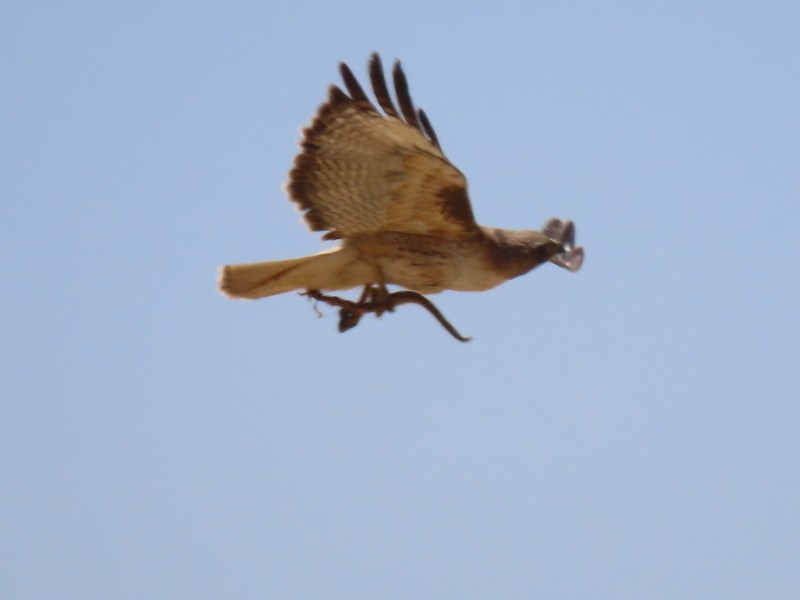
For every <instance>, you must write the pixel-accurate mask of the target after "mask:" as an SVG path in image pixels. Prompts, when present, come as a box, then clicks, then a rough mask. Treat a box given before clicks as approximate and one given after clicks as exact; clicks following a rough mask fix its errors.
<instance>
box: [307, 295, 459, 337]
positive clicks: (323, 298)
mask: <svg viewBox="0 0 800 600" xmlns="http://www.w3.org/2000/svg"><path fill="white" fill-rule="evenodd" d="M300 295H301V296H306V297H308V298H311V299H312V300H314V301H315V302H324V303H325V304H329V305H331V306H336V307H338V308H339V332H344V331H347V330H348V329H352V328H353V327H355V326H356V325H358V322H359V321H360V320H361V317H362V316H363V315H365V314H368V313H375V316H378V317H380V316H381V315H382V314H383V313H385V312H394V309H395V307H397V306H399V305H401V304H419V305H420V306H421V307H422V308H424V309H425V310H427V311H428V312H429V313H431V315H433V317H434V318H435V319H436V320H437V321H439V324H440V325H441V326H442V327H444V328H445V329H446V330H447V332H448V333H449V334H450V335H452V336H453V337H454V338H455V339H457V340H458V341H459V342H468V341H470V340H471V339H472V338H471V337H466V336H463V335H461V334H460V333H459V332H458V330H457V329H456V328H455V327H453V325H452V324H451V323H450V321H448V320H447V318H446V317H445V316H444V315H443V314H442V313H441V311H440V310H439V309H438V308H436V306H435V305H434V304H433V302H431V301H430V300H428V299H427V298H426V297H425V296H423V295H422V294H420V293H419V292H414V291H411V290H400V291H398V292H389V290H388V289H387V288H386V286H385V285H375V284H371V283H370V284H367V285H365V286H364V291H363V292H361V297H360V298H359V299H358V302H353V301H352V300H346V299H344V298H340V297H338V296H329V295H327V294H323V293H322V292H320V291H319V290H306V291H305V292H301V293H300Z"/></svg>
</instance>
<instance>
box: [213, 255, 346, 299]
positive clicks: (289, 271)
mask: <svg viewBox="0 0 800 600" xmlns="http://www.w3.org/2000/svg"><path fill="white" fill-rule="evenodd" d="M357 271H358V269H357V264H354V263H353V260H352V257H351V256H349V253H348V252H346V251H345V250H343V249H341V248H334V249H333V250H327V251H325V252H321V253H319V254H312V255H311V256H303V257H301V258H290V259H287V260H276V261H271V262H260V263H252V264H245V265H226V266H224V267H222V269H221V271H220V276H219V289H220V290H221V291H222V292H223V293H224V294H225V295H226V296H229V297H231V298H250V299H255V298H264V297H266V296H274V295H275V294H282V293H284V292H291V291H292V290H298V289H313V290H342V289H349V288H351V287H355V286H356V285H359V284H360V283H361V280H360V278H359V273H358V272H357Z"/></svg>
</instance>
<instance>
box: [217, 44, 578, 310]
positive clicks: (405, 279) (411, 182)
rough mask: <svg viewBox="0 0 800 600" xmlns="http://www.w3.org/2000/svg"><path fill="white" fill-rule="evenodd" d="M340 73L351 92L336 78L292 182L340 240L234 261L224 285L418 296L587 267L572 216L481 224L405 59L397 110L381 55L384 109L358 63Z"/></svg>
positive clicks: (378, 77) (375, 61)
mask: <svg viewBox="0 0 800 600" xmlns="http://www.w3.org/2000/svg"><path fill="white" fill-rule="evenodd" d="M340 71H341V74H342V78H343V80H344V82H345V86H346V88H347V92H348V93H347V94H346V93H345V92H343V91H342V90H341V89H340V88H338V87H336V86H331V88H330V91H329V96H328V100H327V102H326V103H325V104H323V105H322V106H321V107H320V109H319V111H318V113H317V115H316V117H315V118H314V120H313V122H312V124H311V125H310V126H309V127H308V128H306V129H305V130H304V137H303V141H302V143H301V146H302V151H301V152H300V154H298V155H297V157H296V158H295V162H294V167H293V168H292V170H291V172H290V174H289V182H288V183H287V186H286V187H287V191H288V193H289V197H290V199H291V200H293V201H294V202H296V203H297V204H298V205H299V207H300V208H301V209H302V210H303V211H304V212H305V214H304V216H305V220H306V222H307V223H308V225H309V226H310V227H311V229H313V230H316V231H326V234H325V235H324V238H325V239H341V240H342V242H341V245H340V246H339V247H337V248H334V249H331V250H327V251H325V252H321V253H319V254H315V255H312V256H306V257H301V258H297V259H289V260H282V261H271V262H263V263H254V264H244V265H229V266H226V267H224V268H223V270H222V275H221V278H220V288H221V289H222V291H223V292H225V293H226V294H227V295H229V296H232V297H238V298H261V297H265V296H271V295H275V294H280V293H284V292H288V291H292V290H317V291H319V290H328V291H330V290H346V289H350V288H354V287H359V286H373V285H379V286H385V285H387V284H394V285H397V286H400V287H403V288H407V289H409V290H413V291H415V292H419V293H421V294H433V293H437V292H441V291H443V290H459V291H482V290H487V289H490V288H493V287H495V286H497V285H499V284H501V283H503V282H505V281H507V280H508V279H511V278H513V277H517V276H519V275H522V274H524V273H527V272H528V271H530V270H531V269H533V268H535V267H537V266H539V265H541V264H543V263H546V262H548V261H550V262H553V263H555V264H557V265H559V266H561V267H564V268H566V269H569V270H572V271H577V270H578V269H579V268H580V265H581V262H582V260H583V249H582V248H580V247H575V246H574V235H575V230H574V226H573V225H572V222H571V221H567V222H562V221H561V220H559V219H551V220H550V221H549V222H548V223H547V224H546V226H545V228H544V229H543V230H542V231H537V230H526V231H516V230H508V229H495V228H489V227H484V226H481V225H478V223H477V222H476V221H475V218H474V216H473V213H472V207H471V204H470V201H469V197H468V195H467V181H466V178H465V177H464V175H463V174H462V173H461V171H459V170H458V169H457V168H456V167H455V166H454V165H453V164H452V163H450V161H449V160H448V159H447V158H446V157H445V155H444V153H443V152H442V150H441V147H440V145H439V141H438V139H437V137H436V134H435V133H434V131H433V128H432V127H431V125H430V122H429V121H428V119H427V117H426V116H425V113H424V112H423V111H422V110H416V109H415V108H414V106H413V104H412V102H411V98H410V95H409V92H408V85H407V83H406V79H405V75H404V74H403V71H402V69H401V68H400V65H399V63H395V67H394V70H393V79H394V85H395V90H396V96H397V101H398V105H399V108H400V110H399V111H398V110H397V108H396V107H395V105H394V103H393V102H392V100H391V99H390V97H389V93H388V89H387V87H386V83H385V80H384V76H383V68H382V66H381V63H380V59H379V58H378V56H377V54H373V56H372V59H371V61H370V65H369V74H370V80H371V83H372V87H373V90H374V92H375V96H376V98H377V100H378V104H379V105H380V107H381V109H382V110H383V114H382V113H381V112H379V111H378V110H377V109H376V108H375V106H374V105H373V104H372V103H371V102H370V100H369V99H368V98H367V96H366V94H365V93H364V91H363V89H362V88H361V86H360V85H359V84H358V82H357V80H356V79H355V77H354V76H353V74H352V72H351V71H350V69H349V68H348V67H347V66H346V65H344V64H342V65H341V66H340ZM348 94H349V95H348Z"/></svg>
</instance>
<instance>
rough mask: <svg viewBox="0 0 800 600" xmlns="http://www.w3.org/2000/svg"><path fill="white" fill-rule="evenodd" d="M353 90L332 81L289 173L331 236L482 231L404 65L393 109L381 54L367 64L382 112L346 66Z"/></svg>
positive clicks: (310, 219)
mask: <svg viewBox="0 0 800 600" xmlns="http://www.w3.org/2000/svg"><path fill="white" fill-rule="evenodd" d="M340 71H341V73H342V78H343V80H344V83H345V87H346V88H347V92H348V93H347V94H346V93H345V92H343V91H342V90H341V89H340V88H338V87H336V86H331V88H330V91H329V96H328V100H327V102H326V103H325V104H323V105H322V106H321V107H320V108H319V111H318V112H317V115H316V116H315V117H314V120H313V122H312V124H311V126H310V127H308V128H306V129H305V130H304V131H303V141H302V142H301V146H302V151H301V152H300V154H298V155H297V157H296V158H295V161H294V167H293V168H292V170H291V172H290V173H289V182H288V183H287V186H286V187H287V191H288V193H289V197H290V198H291V200H293V201H294V202H296V203H297V204H298V205H299V206H300V207H301V208H302V209H303V210H304V211H305V220H306V222H307V223H308V225H309V227H310V228H311V229H312V230H314V231H325V230H327V231H328V233H327V234H326V235H325V238H327V239H336V238H341V237H345V238H346V237H349V236H353V235H357V234H360V233H370V232H378V231H397V232H405V233H417V234H427V235H437V236H443V237H460V236H464V235H467V234H470V233H474V232H476V231H477V225H476V223H475V218H474V217H473V214H472V208H471V207H470V203H469V198H468V196H467V181H466V178H465V177H464V175H463V174H462V173H461V171H459V170H458V169H457V168H456V167H454V166H453V165H452V164H451V163H450V161H448V160H447V158H446V157H445V155H444V154H443V153H442V150H441V148H440V146H439V142H438V140H437V138H436V134H435V133H434V131H433V128H432V127H431V125H430V121H428V118H427V117H426V115H425V113H424V112H423V111H422V110H415V109H414V105H413V104H412V102H411V97H410V95H409V93H408V85H407V83H406V79H405V75H404V74H403V71H402V69H401V67H400V63H399V62H397V63H395V66H394V70H393V76H394V84H395V91H396V94H397V100H398V104H399V106H400V111H399V112H398V111H397V109H396V108H395V107H394V105H393V103H392V101H391V99H390V97H389V92H388V89H387V87H386V82H385V79H384V76H383V68H382V66H381V62H380V59H379V57H378V55H377V54H373V55H372V58H371V60H370V64H369V73H370V80H371V83H372V87H373V90H374V92H375V96H376V99H377V100H378V104H379V105H380V107H381V108H382V109H383V113H384V114H382V113H380V112H379V111H378V110H377V109H376V108H375V106H373V104H372V103H371V102H370V100H369V99H368V98H367V96H366V94H365V93H364V91H363V90H362V88H361V86H360V85H359V84H358V81H357V80H356V78H355V77H354V76H353V74H352V72H351V71H350V69H349V68H348V67H347V65H345V64H342V65H341V66H340Z"/></svg>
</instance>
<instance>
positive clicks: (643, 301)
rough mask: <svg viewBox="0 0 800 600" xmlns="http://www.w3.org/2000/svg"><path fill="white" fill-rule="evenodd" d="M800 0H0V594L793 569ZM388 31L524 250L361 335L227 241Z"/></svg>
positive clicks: (209, 593)
mask: <svg viewBox="0 0 800 600" xmlns="http://www.w3.org/2000/svg"><path fill="white" fill-rule="evenodd" d="M798 31H800V4H798V3H797V2H794V1H785V2H777V1H769V0H767V1H759V2H755V1H754V2H707V1H696V0H693V1H682V0H678V1H675V2H605V1H598V2H571V1H566V2H564V1H558V2H555V1H552V2H535V1H527V2H507V3H499V2H498V3H489V2H481V3H473V2H465V1H463V0H461V1H459V2H431V1H425V2H421V1H416V0H412V1H408V2H391V3H389V2H383V1H380V0H379V1H372V2H363V1H359V2H348V3H332V2H324V3H323V2H302V1H298V2H270V1H267V2H232V3H221V2H220V3H205V2H135V3H108V2H77V3H60V2H59V3H57V2H52V3H49V2H13V1H12V2H4V3H2V6H1V7H0V75H1V76H2V92H0V128H1V129H0V139H1V140H2V142H0V151H1V152H2V155H1V156H0V195H1V196H2V199H1V200H0V232H1V234H0V268H1V269H2V295H1V296H0V303H2V311H0V331H2V336H1V337H0V381H1V382H2V400H1V401H0V402H1V403H0V408H2V417H1V418H0V469H1V470H2V471H1V472H0V476H2V482H3V484H2V488H1V489H0V564H1V565H2V566H1V567H0V597H2V598H9V599H16V598H26V599H48V600H49V599H52V598H81V599H93V598H98V599H108V598H114V599H128V598H130V599H142V598H148V599H152V598H170V599H171V598H192V599H205V598H209V599H212V598H237V599H238V598H242V599H249V598H253V599H256V598H275V599H281V600H283V599H293V598H297V599H307V598H326V599H329V598H343V599H348V600H353V599H362V598H363V599H369V600H373V599H376V598H381V599H387V598H388V599H395V598H396V599H407V598H414V599H426V598H432V599H434V598H435V599H450V598H452V599H464V598H493V599H495V598H546V599H551V598H565V599H576V598H580V599H594V598H614V599H636V600H640V599H642V598H647V599H687V598H697V599H704V600H705V599H709V598H726V599H731V598H769V599H771V600H772V599H784V598H785V599H789V598H791V599H795V598H798V597H800V596H798V594H800V374H799V373H798V371H800V364H799V362H800V361H799V359H800V342H799V341H798V340H799V339H800V318H798V307H800V285H799V284H798V275H800V273H798V263H800V242H799V241H798V237H797V223H798V220H800V110H799V109H798V107H800V35H798ZM373 50H377V51H380V52H381V53H382V55H383V56H384V59H385V61H387V62H389V61H391V60H393V59H395V58H401V59H402V61H403V65H404V67H405V69H406V72H407V74H408V77H409V81H410V85H411V91H412V95H413V97H414V99H415V101H416V102H417V104H418V105H420V106H423V107H424V108H425V109H426V110H427V112H428V114H429V116H430V118H431V120H432V122H433V124H434V126H435V127H436V130H437V133H438V134H439V138H440V140H441V142H442V145H443V147H444V150H445V152H446V153H447V154H448V156H449V158H450V159H451V160H452V161H453V162H454V163H455V164H456V165H457V166H459V168H461V169H462V170H463V171H464V172H465V173H466V175H467V177H468V178H469V181H470V194H471V197H472V201H473V206H474V211H475V214H476V216H477V217H478V220H479V221H480V222H481V223H483V224H487V225H494V226H506V227H512V228H538V227H540V226H541V224H542V223H544V221H545V220H546V219H547V218H549V217H551V216H560V217H565V218H572V219H574V220H575V222H576V223H577V228H578V239H579V241H580V243H582V244H583V245H584V246H585V247H586V256H587V258H586V262H585V264H584V268H583V270H582V271H581V272H580V273H578V274H576V275H573V274H570V273H568V272H567V271H564V270H561V269H558V268H555V267H553V266H545V267H543V268H541V269H539V270H537V271H535V272H533V273H531V274H529V275H527V276H525V277H522V278H520V279H517V280H514V281H512V282H510V283H508V284H506V285H504V286H501V287H499V288H497V289H495V290H492V291H489V292H486V293H480V294H475V293H452V292H450V293H444V294H442V295H440V296H438V297H436V298H434V300H435V301H436V302H437V304H438V306H439V307H440V308H441V309H442V310H443V311H444V313H445V314H446V315H447V316H448V317H449V318H450V319H451V320H452V322H453V323H454V324H455V325H456V326H457V327H458V328H459V329H460V330H461V331H462V332H463V333H465V334H469V335H472V336H473V337H474V340H473V341H472V342H470V343H469V344H460V343H458V342H456V341H454V340H453V339H451V338H450V337H449V336H447V335H446V333H445V332H444V331H443V330H442V329H441V328H440V327H439V326H438V325H437V324H436V323H435V322H434V321H433V319H431V317H430V316H429V315H428V314H427V313H425V312H424V311H422V310H421V309H419V308H418V307H415V306H404V307H401V308H400V309H398V311H397V312H396V313H394V314H389V315H385V316H384V317H383V318H381V319H380V320H378V319H376V318H374V317H372V316H369V317H365V319H364V320H363V321H362V322H361V324H360V325H359V326H358V327H357V328H355V329H354V330H352V331H349V332H347V333H344V334H339V333H338V332H337V331H336V321H337V319H336V314H335V311H334V310H332V309H323V312H325V316H324V318H317V317H316V316H315V313H314V311H313V309H312V306H311V305H310V304H309V302H307V301H306V300H305V299H303V298H300V297H298V296H296V295H294V294H287V295H285V296H281V297H275V298H269V299H265V300H261V301H257V302H234V301H229V300H226V299H225V298H223V297H222V296H221V295H220V294H219V293H218V292H217V290H216V282H215V280H216V273H217V268H218V267H219V266H220V265H222V264H224V263H231V262H249V261H258V260H269V259H278V258H288V257H293V256H299V255H302V254H307V253H312V252H316V251H319V250H321V249H322V248H324V247H326V244H325V243H323V242H321V241H320V239H319V235H318V234H312V233H310V232H308V231H307V230H306V229H305V227H304V225H303V224H302V223H301V221H300V217H299V215H298V213H297V212H296V211H295V210H294V208H293V207H292V206H291V205H290V203H289V202H287V200H286V197H285V195H284V193H283V191H282V189H281V188H282V185H283V183H284V181H285V179H286V173H287V171H288V169H289V166H290V164H291V161H292V158H293V156H294V153H295V151H296V148H297V146H296V144H297V141H298V138H299V130H300V128H301V127H303V126H305V125H307V124H308V123H309V121H310V119H311V116H312V114H313V113H314V111H315V110H316V107H317V106H318V105H319V104H320V103H321V102H322V101H323V99H324V98H325V93H326V88H327V86H328V85H329V83H331V82H334V81H337V79H338V73H337V63H338V62H339V61H340V60H344V61H347V62H348V63H349V64H350V65H351V66H352V68H353V70H354V72H355V73H357V74H359V75H360V76H362V77H363V75H364V73H365V66H366V62H367V59H368V57H369V54H370V52H371V51H373Z"/></svg>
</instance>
